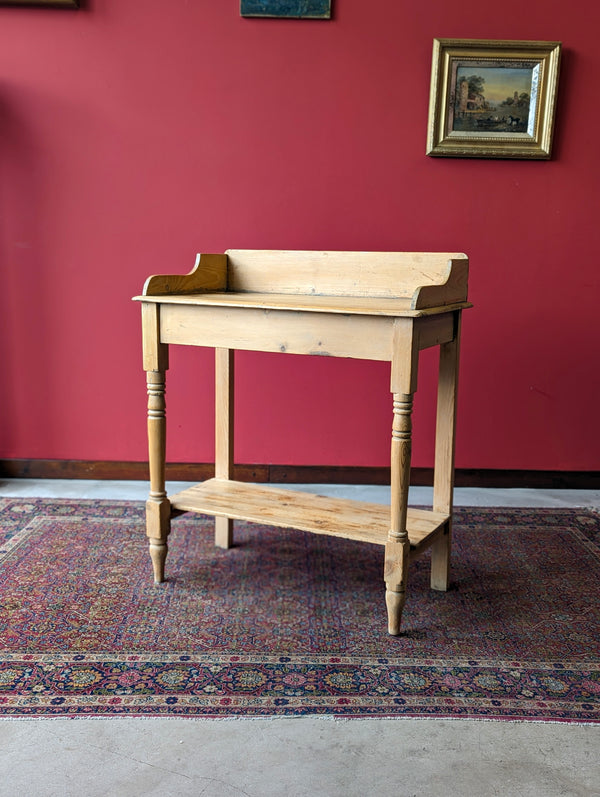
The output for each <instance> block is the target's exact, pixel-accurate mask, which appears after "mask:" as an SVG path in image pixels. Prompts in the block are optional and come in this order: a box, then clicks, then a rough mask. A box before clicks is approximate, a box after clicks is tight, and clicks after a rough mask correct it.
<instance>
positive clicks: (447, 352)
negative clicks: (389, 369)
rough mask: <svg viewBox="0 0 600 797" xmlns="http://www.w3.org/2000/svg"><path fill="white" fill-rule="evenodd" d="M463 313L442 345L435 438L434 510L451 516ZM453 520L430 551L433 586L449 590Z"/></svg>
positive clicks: (458, 312) (457, 316) (457, 315)
mask: <svg viewBox="0 0 600 797" xmlns="http://www.w3.org/2000/svg"><path fill="white" fill-rule="evenodd" d="M460 315H461V314H460V311H457V313H456V330H455V336H454V339H453V340H452V341H450V342H449V343H445V344H443V345H442V346H440V366H439V381H438V403H437V420H436V435H435V470H434V480H433V510H434V512H443V513H444V514H447V515H450V516H451V515H452V509H453V500H454V498H453V496H454V448H455V441H456V395H457V387H458V362H459V349H460V321H461V319H460ZM451 543H452V517H450V520H449V521H448V524H447V532H446V533H445V534H444V535H442V536H441V537H439V539H438V540H437V541H436V542H435V543H434V544H433V546H432V548H431V587H432V589H438V590H443V591H445V590H447V589H448V586H449V579H450V551H451Z"/></svg>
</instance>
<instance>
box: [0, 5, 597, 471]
mask: <svg viewBox="0 0 600 797" xmlns="http://www.w3.org/2000/svg"><path fill="white" fill-rule="evenodd" d="M599 23H600V11H599V4H598V3H597V0H576V1H575V2H573V3H569V4H565V3H564V2H563V0H530V2H528V3H523V2H522V1H521V0H518V2H517V0H505V2H504V3H503V5H502V14H501V15H499V14H498V13H497V9H496V8H494V9H492V11H490V12H489V13H488V14H486V12H485V11H484V10H483V7H482V5H481V3H480V2H479V0H463V2H462V3H461V6H460V13H457V6H456V4H452V3H448V2H447V0H428V1H427V2H424V3H399V2H398V0H374V1H373V2H364V0H338V1H337V3H336V8H335V18H334V19H333V20H332V21H330V22H322V21H319V22H314V21H291V20H249V19H241V18H240V17H239V12H238V2H237V0H228V1H227V2H225V0H220V1H219V2H214V0H194V1H193V2H190V0H102V1H100V0H88V2H86V3H85V7H84V8H82V9H81V10H79V11H71V10H64V9H34V8H23V9H19V8H8V7H4V8H0V258H1V274H2V291H1V294H0V301H1V307H0V313H1V319H2V330H3V334H2V335H1V337H0V347H1V349H0V353H1V358H2V359H1V362H2V377H1V399H0V400H1V402H2V404H1V410H0V411H1V417H2V427H1V435H0V437H1V439H0V457H2V458H7V457H25V458H71V459H109V460H142V459H144V458H145V457H146V450H145V421H144V416H145V386H144V377H143V372H142V371H141V357H140V332H139V307H138V305H134V304H132V303H131V302H130V297H131V296H132V295H134V294H137V293H139V292H140V290H141V286H142V284H143V281H144V279H145V277H146V276H147V275H149V274H151V273H161V272H163V273H164V272H172V271H175V272H186V271H188V270H189V269H190V268H191V267H192V265H193V262H194V258H195V254H196V252H197V251H223V250H224V249H225V248H227V247H248V248H253V247H259V248H307V249H309V248H317V249H320V248H324V249H381V250H386V249H399V250H447V251H465V252H467V253H468V254H469V256H470V258H471V281H470V285H471V298H472V300H473V302H474V303H475V308H474V309H473V310H470V311H468V313H466V314H465V323H464V337H463V358H462V374H461V393H460V417H459V443H458V451H457V464H458V465H459V466H460V467H471V468H472V467H479V468H533V469H581V470H586V469H598V468H599V467H600V462H599V459H600V458H599V453H598V452H599V450H600V440H599V424H598V415H599V413H598V404H599V399H598V394H599V391H598V388H599V377H598V373H599V370H600V368H599V361H598V352H599V343H600V324H599V320H598V314H597V307H598V271H599V264H598V251H599V250H600V246H599V244H600V242H599V240H598V238H599V235H598V230H599V224H598V201H597V185H598V177H599V174H600V171H599V166H600V146H599V144H598V130H599V129H600V110H599V104H598V102H597V96H598V85H599V81H600V69H599V64H600V62H599V56H598V52H599V49H598V29H599ZM435 36H438V37H464V38H467V37H472V38H474V37H480V38H506V39H518V38H523V39H542V40H562V41H563V43H564V57H563V66H562V71H561V81H560V88H559V103H558V114H557V126H556V135H555V150H554V158H553V159H552V160H551V161H549V162H532V161H524V162H519V161H493V160H489V161H477V160H460V159H449V158H441V159H431V158H427V157H426V156H425V154H424V152H425V135H426V127H427V110H428V93H429V80H430V63H431V48H432V40H433V38H434V37H435ZM434 360H435V358H434V356H433V355H432V354H431V353H427V356H426V357H425V362H424V366H423V369H422V372H421V378H420V383H419V394H418V397H417V402H416V403H417V407H418V409H417V411H416V432H415V451H414V464H415V465H417V466H429V465H431V464H432V461H431V460H432V457H431V448H432V441H431V432H430V429H429V426H430V421H431V417H432V411H433V402H432V399H431V396H430V392H431V391H430V388H431V387H432V384H433V381H434V379H433V375H434V366H435V361H434ZM238 373H239V382H238V387H239V389H238V394H237V399H238V416H237V417H238V429H239V437H238V444H237V447H236V459H237V460H238V461H239V462H264V463H266V462H275V463H287V464H332V465H334V464H348V465H358V464H360V465H385V464H387V461H388V450H389V438H390V426H391V404H390V398H389V394H388V382H389V379H388V367H387V366H386V365H384V364H373V363H360V362H351V361H341V360H325V359H319V358H313V359H311V358H298V357H289V356H287V357H286V356H280V355H259V354H251V353H248V354H242V355H239V356H238ZM212 383H213V376H212V356H211V355H210V354H209V353H208V352H206V351H204V350H197V351H193V352H192V351H175V350H174V351H173V353H172V369H171V372H170V378H169V393H168V402H169V419H170V441H169V458H170V459H171V460H174V461H210V460H211V459H212V456H213V441H212V411H213V409H212Z"/></svg>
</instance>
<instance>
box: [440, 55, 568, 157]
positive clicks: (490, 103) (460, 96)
mask: <svg viewBox="0 0 600 797" xmlns="http://www.w3.org/2000/svg"><path fill="white" fill-rule="evenodd" d="M561 46H562V45H561V42H543V41H501V40H486V39H434V41H433V58H432V66H431V92H430V96H429V123H428V128H427V155H432V156H438V157H439V156H441V157H454V158H537V159H548V158H550V156H551V151H552V135H553V128H554V111H555V106H556V94H557V88H558V73H559V66H560V55H561Z"/></svg>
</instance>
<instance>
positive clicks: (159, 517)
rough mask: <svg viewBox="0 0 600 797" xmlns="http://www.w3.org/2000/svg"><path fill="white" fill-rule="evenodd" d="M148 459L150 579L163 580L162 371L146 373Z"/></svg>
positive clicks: (167, 516) (166, 520) (166, 506)
mask: <svg viewBox="0 0 600 797" xmlns="http://www.w3.org/2000/svg"><path fill="white" fill-rule="evenodd" d="M146 378H147V383H148V458H149V465H150V495H149V496H148V501H147V502H146V534H147V535H148V537H149V540H150V558H151V559H152V567H153V570H154V580H155V581H156V582H158V583H160V582H162V581H164V580H165V559H166V558H167V537H168V536H169V531H170V524H171V504H170V503H169V499H168V498H167V492H166V490H165V458H166V405H165V372H164V371H148V372H147V375H146Z"/></svg>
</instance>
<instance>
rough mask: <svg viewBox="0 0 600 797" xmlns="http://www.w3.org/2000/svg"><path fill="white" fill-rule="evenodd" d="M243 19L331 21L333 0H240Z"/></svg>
mask: <svg viewBox="0 0 600 797" xmlns="http://www.w3.org/2000/svg"><path fill="white" fill-rule="evenodd" d="M240 13H241V15H242V16H243V17H288V18H290V19H329V18H330V17H331V0H240Z"/></svg>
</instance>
